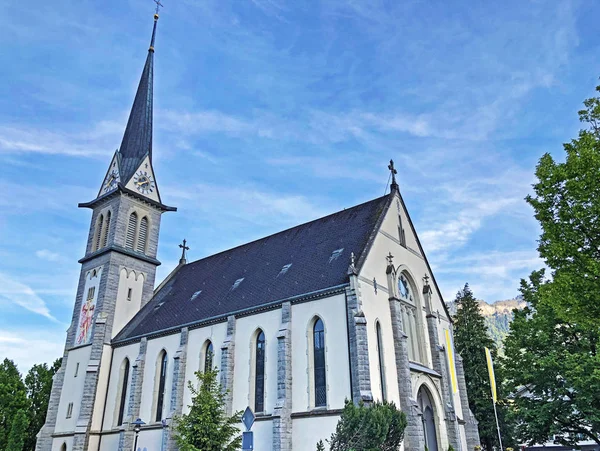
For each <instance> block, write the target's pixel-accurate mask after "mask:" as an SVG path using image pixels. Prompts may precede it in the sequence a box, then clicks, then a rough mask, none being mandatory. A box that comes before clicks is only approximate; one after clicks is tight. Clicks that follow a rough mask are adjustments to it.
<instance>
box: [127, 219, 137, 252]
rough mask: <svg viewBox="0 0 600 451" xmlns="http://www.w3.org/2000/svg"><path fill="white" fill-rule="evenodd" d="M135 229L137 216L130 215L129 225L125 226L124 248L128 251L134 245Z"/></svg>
mask: <svg viewBox="0 0 600 451" xmlns="http://www.w3.org/2000/svg"><path fill="white" fill-rule="evenodd" d="M136 228H137V215H136V214H135V213H131V215H130V216H129V223H128V224H127V237H126V238H125V247H126V248H129V249H133V248H134V244H135V229H136Z"/></svg>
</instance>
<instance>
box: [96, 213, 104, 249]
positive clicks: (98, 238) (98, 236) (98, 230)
mask: <svg viewBox="0 0 600 451" xmlns="http://www.w3.org/2000/svg"><path fill="white" fill-rule="evenodd" d="M103 224H104V215H102V214H101V215H100V217H99V218H98V223H97V224H96V242H95V243H94V250H95V251H97V250H98V249H100V243H101V239H102V226H103Z"/></svg>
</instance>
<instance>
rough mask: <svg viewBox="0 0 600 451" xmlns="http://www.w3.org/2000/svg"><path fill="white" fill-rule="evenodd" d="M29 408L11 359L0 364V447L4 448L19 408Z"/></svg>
mask: <svg viewBox="0 0 600 451" xmlns="http://www.w3.org/2000/svg"><path fill="white" fill-rule="evenodd" d="M28 408H29V403H28V400H27V392H26V390H25V384H24V383H23V381H22V380H21V374H20V373H19V370H18V369H17V366H16V365H15V363H14V362H13V361H12V360H9V359H4V361H3V362H2V363H1V364H0V449H5V448H6V445H7V439H8V436H9V434H10V431H11V429H12V426H13V421H14V418H15V416H16V415H17V412H18V411H19V410H23V411H26V410H27V409H28Z"/></svg>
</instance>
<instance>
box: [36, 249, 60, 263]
mask: <svg viewBox="0 0 600 451" xmlns="http://www.w3.org/2000/svg"><path fill="white" fill-rule="evenodd" d="M35 255H36V256H37V257H38V258H41V259H42V260H47V261H49V262H58V261H61V260H62V256H61V255H60V254H59V253H58V252H52V251H50V250H48V249H40V250H39V251H36V252H35Z"/></svg>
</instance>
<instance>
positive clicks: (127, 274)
mask: <svg viewBox="0 0 600 451" xmlns="http://www.w3.org/2000/svg"><path fill="white" fill-rule="evenodd" d="M144 281H145V275H144V274H143V273H139V272H136V271H133V270H129V269H127V268H121V272H120V273H119V288H118V291H117V301H116V305H115V316H114V322H113V328H112V336H111V338H114V337H115V336H116V335H117V334H118V333H119V332H120V331H121V329H123V327H125V325H126V324H127V323H128V322H129V321H130V320H131V318H133V316H134V315H135V314H136V313H137V312H139V311H140V306H141V304H142V290H143V288H144ZM129 288H131V301H128V300H127V293H128V291H129Z"/></svg>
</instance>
